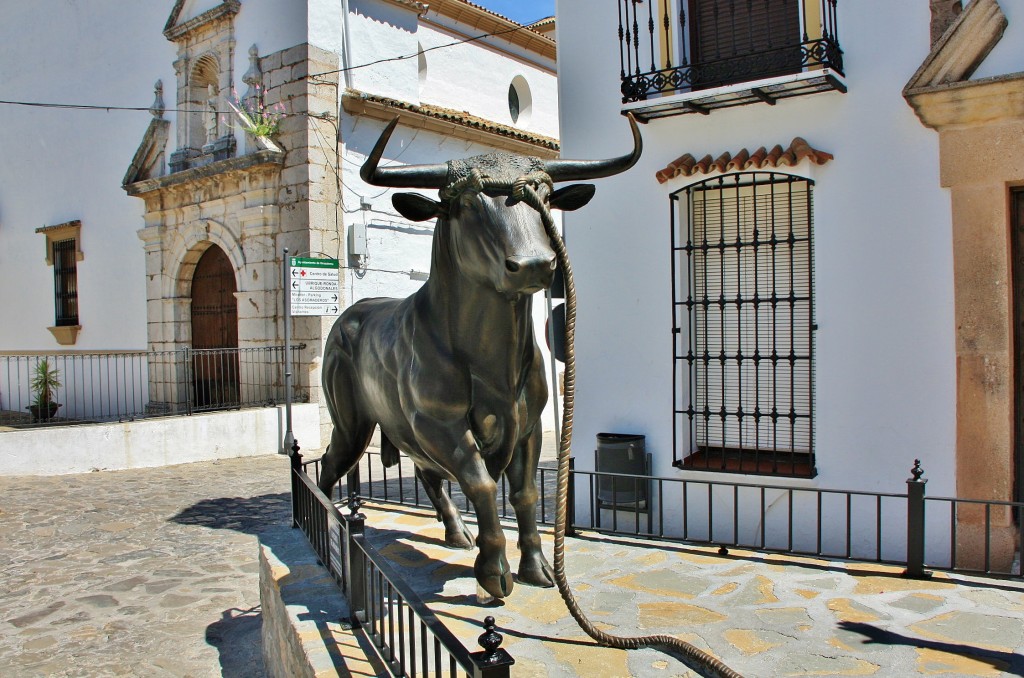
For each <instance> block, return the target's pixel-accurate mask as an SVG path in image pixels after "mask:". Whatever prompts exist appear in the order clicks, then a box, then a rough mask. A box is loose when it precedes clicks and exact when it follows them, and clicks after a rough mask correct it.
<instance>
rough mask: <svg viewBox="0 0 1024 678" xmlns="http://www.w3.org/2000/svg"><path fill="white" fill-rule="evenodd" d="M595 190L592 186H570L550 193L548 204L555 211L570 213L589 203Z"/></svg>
mask: <svg viewBox="0 0 1024 678" xmlns="http://www.w3.org/2000/svg"><path fill="white" fill-rule="evenodd" d="M595 190H596V189H595V188H594V184H572V185H570V186H566V187H564V188H560V189H558V190H557V191H555V192H554V193H552V194H551V197H550V198H548V202H549V203H550V204H551V206H552V207H554V208H556V209H560V210H564V211H566V212H571V211H572V210H578V209H579V208H581V207H583V206H584V205H586V204H587V203H588V202H590V199H591V198H593V197H594V191H595Z"/></svg>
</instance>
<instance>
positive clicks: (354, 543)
mask: <svg viewBox="0 0 1024 678" xmlns="http://www.w3.org/2000/svg"><path fill="white" fill-rule="evenodd" d="M357 488H358V486H357ZM362 506H363V502H362V501H361V500H360V499H359V492H358V491H356V490H350V491H349V495H348V510H349V513H348V515H346V516H345V535H344V539H343V540H342V544H343V548H344V555H343V556H342V557H343V558H344V559H345V560H344V579H345V593H346V595H347V596H348V604H349V614H350V621H351V622H352V624H353V625H354V626H359V625H360V624H361V623H363V622H366V621H367V619H366V611H367V610H368V609H369V606H368V605H367V600H366V592H367V591H368V590H369V587H368V582H367V581H366V576H367V571H366V554H365V553H364V552H363V549H362V548H361V547H360V545H359V542H360V541H361V540H362V538H363V532H364V530H365V527H366V516H365V515H364V514H362V513H360V512H359V509H360V508H362Z"/></svg>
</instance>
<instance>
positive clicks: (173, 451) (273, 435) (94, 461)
mask: <svg viewBox="0 0 1024 678" xmlns="http://www.w3.org/2000/svg"><path fill="white" fill-rule="evenodd" d="M284 422H285V413H284V407H283V406H279V407H264V408H259V409H248V410H238V411H234V412H215V413H210V414H195V415H192V416H190V417H166V418H157V419H141V420H139V421H133V422H125V423H112V424H89V425H84V426H60V427H53V428H37V429H23V430H19V431H5V432H2V433H0V476H7V475H39V476H50V475H63V474H67V473H88V472H90V471H118V470H123V469H129V468H149V467H153V466H167V465H169V464H185V463H190V462H195V461H209V460H213V459H231V458H234V457H253V456H258V455H263V454H276V453H277V452H278V451H279V449H280V447H281V441H282V440H283V439H284V429H285V423H284ZM292 432H293V434H294V436H295V439H296V440H298V441H299V444H300V445H301V447H302V449H303V450H316V449H320V413H319V407H318V406H317V405H316V404H310V403H303V404H295V405H292ZM281 465H282V473H284V472H285V471H284V469H285V468H287V462H285V461H284V460H283V459H282V462H281Z"/></svg>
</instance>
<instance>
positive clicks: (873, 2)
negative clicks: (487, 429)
mask: <svg viewBox="0 0 1024 678" xmlns="http://www.w3.org/2000/svg"><path fill="white" fill-rule="evenodd" d="M557 9H558V19H559V20H558V44H559V76H560V82H559V88H560V101H561V104H562V106H561V122H562V125H561V129H562V144H563V146H562V148H563V151H562V153H563V156H566V157H577V156H578V157H602V156H610V155H613V154H621V153H623V152H624V151H625V150H626V149H628V148H629V133H628V127H627V123H626V121H625V120H624V119H623V118H622V116H621V115H620V106H621V101H620V97H619V82H618V74H619V63H618V44H617V41H616V27H617V25H618V19H617V15H616V7H615V3H611V2H609V3H579V2H574V1H571V0H559V1H558V3H557ZM839 9H840V14H839V38H840V42H841V45H842V47H843V49H844V51H845V65H846V72H847V75H848V77H847V84H848V85H849V93H848V94H845V95H843V94H838V93H829V94H818V95H813V96H809V97H801V98H794V99H790V100H786V101H781V102H779V103H778V104H777V105H776V106H773V107H769V106H767V105H752V106H746V107H739V108H732V109H727V110H720V111H715V112H713V113H712V114H711V115H709V116H700V115H687V116H679V117H675V118H668V119H663V120H658V121H654V122H651V123H650V124H648V125H646V126H644V127H642V133H643V136H644V143H645V151H644V156H643V158H642V159H641V160H640V162H639V164H638V165H637V166H636V167H635V168H633V169H632V170H630V171H629V172H628V173H626V174H624V175H621V176H618V177H615V178H610V179H604V180H599V181H597V182H596V183H597V185H598V189H597V195H596V197H595V198H594V200H593V201H592V202H591V203H590V205H589V206H587V207H586V208H584V209H582V210H580V211H578V212H574V213H571V214H569V215H567V216H566V217H565V230H566V237H567V241H568V244H569V249H570V255H571V257H572V260H573V264H574V267H575V271H576V285H577V288H578V293H579V319H578V327H577V346H576V350H577V355H578V390H577V397H576V417H575V421H576V426H575V440H576V444H575V449H576V451H577V452H576V453H577V455H578V457H579V458H580V461H579V466H580V467H582V468H592V456H591V454H590V450H592V449H593V445H594V440H595V436H596V434H597V433H599V432H602V431H612V432H631V433H642V434H646V436H647V445H648V450H649V451H651V452H652V453H653V454H654V466H655V468H654V471H655V473H656V474H657V475H665V476H670V477H679V478H683V477H686V478H698V477H704V476H702V475H701V474H697V473H683V472H680V471H677V470H675V469H674V468H672V466H671V461H672V411H671V409H672V379H671V374H672V337H671V334H670V330H671V288H670V280H671V271H670V255H669V247H670V233H669V197H668V196H669V193H670V192H672V191H675V190H678V189H680V188H682V187H683V186H685V185H687V184H688V183H694V182H696V181H697V180H700V179H703V178H705V177H703V176H698V177H694V178H692V179H691V180H684V179H682V178H677V179H674V180H672V181H670V182H669V183H668V184H666V185H660V184H658V183H657V181H656V180H655V178H654V174H655V172H656V171H657V170H658V169H660V168H662V167H664V166H665V165H667V164H668V163H669V162H670V161H672V160H673V159H675V158H676V157H678V156H680V155H682V154H683V153H685V152H690V153H692V154H693V155H694V156H696V157H698V158H699V157H701V156H703V155H704V154H705V153H711V154H712V155H713V156H717V155H718V154H720V153H722V152H723V151H730V152H736V151H737V150H739V149H740V148H742V147H747V148H749V149H751V150H753V149H755V148H757V147H759V146H761V145H767V146H768V147H771V146H772V145H774V144H776V143H781V144H783V145H785V144H788V143H789V142H790V141H791V140H792V139H793V137H794V136H798V135H799V136H802V137H804V138H805V139H807V140H808V141H809V142H810V143H811V145H813V146H815V147H816V148H819V149H821V150H825V151H828V152H830V153H833V154H834V155H835V160H833V161H832V162H831V163H829V164H827V165H825V166H823V167H816V168H814V169H813V171H812V169H811V167H810V166H807V165H802V166H800V167H798V168H784V169H783V170H782V171H787V172H792V173H794V174H802V175H805V176H809V177H811V178H812V179H814V180H815V181H816V182H817V184H816V187H815V193H814V204H815V207H814V238H815V250H814V256H815V268H816V277H815V285H816V286H815V297H816V302H815V303H816V309H817V320H818V323H819V326H820V329H819V331H818V332H817V334H816V340H817V356H816V392H817V394H816V399H815V437H816V445H815V451H816V456H817V466H818V470H819V475H818V476H817V478H815V479H813V480H786V479H770V481H769V482H772V483H773V484H774V483H781V484H789V485H794V486H813V487H827V488H856V489H864V490H877V491H902V489H903V488H904V484H903V481H904V480H905V479H906V478H907V476H908V471H909V468H910V466H911V464H912V463H913V460H914V458H915V457H917V458H920V459H922V463H923V465H924V468H925V469H926V471H927V476H928V477H929V478H930V482H929V485H928V492H929V494H938V495H949V494H952V493H953V480H954V477H953V474H954V438H955V392H954V391H955V355H954V323H953V283H952V252H951V247H952V245H951V242H952V239H951V233H950V223H951V215H950V203H949V196H948V194H947V192H946V191H945V190H943V189H941V188H940V187H939V179H938V137H937V135H936V134H935V133H934V132H933V131H931V130H928V129H926V128H924V127H923V126H922V125H921V124H920V123H919V122H918V120H917V118H916V117H915V116H914V114H913V112H912V111H911V109H910V107H909V106H908V105H907V104H906V103H905V101H904V100H903V99H902V97H901V95H900V91H901V89H902V87H903V85H904V84H905V83H906V81H907V79H909V77H910V76H911V75H912V74H913V73H914V71H915V70H916V68H917V67H918V66H919V65H920V63H921V61H922V60H923V59H924V57H925V55H926V54H927V50H928V30H929V14H928V7H927V3H893V2H888V1H886V0H861V1H858V2H842V3H840V4H839ZM595 36H606V37H605V38H604V39H596V38H595ZM680 453H681V456H685V454H686V450H680ZM717 477H718V478H719V479H721V480H726V481H743V480H747V481H760V482H764V480H765V479H764V478H758V477H750V476H748V477H743V476H736V475H729V476H725V475H719V476H717Z"/></svg>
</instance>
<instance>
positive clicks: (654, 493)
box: [339, 452, 1024, 577]
mask: <svg viewBox="0 0 1024 678" xmlns="http://www.w3.org/2000/svg"><path fill="white" fill-rule="evenodd" d="M595 462H596V459H595ZM570 468H571V470H570V482H569V492H570V495H571V496H570V497H569V500H568V507H569V520H568V527H567V531H568V532H569V533H570V534H571V533H572V532H574V531H579V530H591V531H595V532H601V533H608V534H616V535H627V536H634V537H642V538H648V539H658V540H666V541H676V542H684V543H688V544H701V545H709V546H718V547H720V548H725V549H728V548H739V549H747V550H754V551H763V552H771V553H783V554H793V555H801V556H810V557H821V558H839V559H846V560H856V561H865V562H874V563H883V564H890V565H902V566H905V567H906V570H907V573H908V574H909V575H914V576H917V575H921V574H923V572H924V571H925V568H931V569H939V570H956V571H963V572H977V573H986V574H999V575H1009V576H1017V577H1020V576H1024V574H1022V572H1021V564H1020V548H1021V544H1024V527H1022V526H1021V522H1020V517H1021V516H1022V515H1024V503H1022V502H1007V501H984V500H968V499H955V498H947V497H927V496H926V495H925V486H926V482H927V481H925V480H923V479H922V478H921V474H922V471H921V468H920V466H919V465H917V464H915V466H914V469H913V470H912V472H911V473H912V477H911V478H910V479H908V480H907V483H906V486H907V491H906V492H905V493H887V492H868V491H856V490H836V489H825V488H814V487H800V486H798V485H796V484H795V483H794V485H781V484H778V485H759V484H752V483H738V482H720V481H717V480H696V479H690V478H663V477H657V476H653V475H630V474H624V473H606V472H597V471H585V470H578V469H576V468H575V464H573V465H571V467H570ZM358 477H359V478H361V479H362V482H361V483H360V485H359V488H358V493H359V495H360V496H361V497H363V498H364V499H367V500H372V501H379V502H384V503H394V504H404V505H408V506H418V507H423V508H431V504H430V501H429V499H428V498H427V495H426V493H425V492H423V491H421V489H420V487H419V483H418V480H417V479H416V477H415V474H414V470H413V467H412V465H411V463H410V462H409V461H408V460H407V459H404V458H403V459H402V462H401V464H399V465H398V466H395V467H392V468H390V469H388V468H385V467H384V466H383V465H382V464H381V463H380V460H379V455H378V454H377V453H375V452H370V453H368V454H366V455H364V457H363V459H362V460H361V461H360V464H359V473H358ZM556 481H557V469H556V468H555V466H554V463H553V462H547V463H544V462H542V464H541V467H540V468H539V469H538V470H537V486H538V491H539V495H540V499H539V500H538V505H537V520H538V521H539V522H540V523H542V524H548V525H551V524H553V523H554V516H555V501H556V497H555V485H556ZM339 487H340V485H339ZM446 489H447V490H448V493H449V495H450V496H451V497H452V500H453V501H454V502H455V504H456V506H459V507H460V508H461V509H462V510H463V511H465V512H467V513H470V512H471V511H472V506H471V505H470V503H469V501H468V500H467V499H466V497H465V495H464V494H463V493H462V492H461V490H460V489H459V487H458V485H457V484H448V485H447V487H446ZM498 493H499V496H498V511H499V514H500V515H501V517H502V518H505V519H509V520H514V519H515V511H514V510H513V509H512V505H511V503H510V502H509V501H508V487H507V483H506V482H505V481H504V478H503V479H502V482H501V484H500V485H499V487H498Z"/></svg>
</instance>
